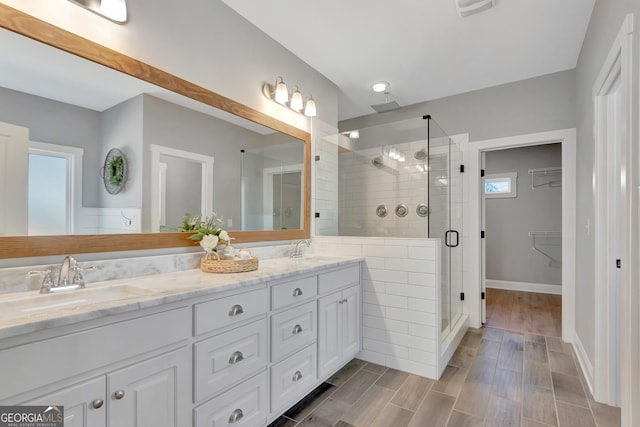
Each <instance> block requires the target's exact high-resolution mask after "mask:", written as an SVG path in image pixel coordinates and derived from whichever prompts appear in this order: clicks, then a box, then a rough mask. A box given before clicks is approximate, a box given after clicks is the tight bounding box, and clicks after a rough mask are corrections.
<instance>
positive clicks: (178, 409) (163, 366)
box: [107, 347, 191, 427]
mask: <svg viewBox="0 0 640 427" xmlns="http://www.w3.org/2000/svg"><path fill="white" fill-rule="evenodd" d="M189 355H190V353H189V350H188V348H186V347H182V348H180V349H178V350H175V351H172V352H170V353H167V354H164V355H162V356H158V357H154V358H152V359H149V360H146V361H144V362H139V363H136V364H134V365H131V366H128V367H126V368H123V369H120V370H118V371H115V372H112V373H110V374H109V375H107V390H108V393H107V411H108V419H109V426H110V427H119V426H141V427H142V426H148V427H181V426H184V425H185V424H187V423H188V420H189V418H188V412H189V410H188V408H189V405H190V403H191V402H190V399H189V394H190V393H189V392H190V388H189V384H190V382H189V381H188V378H189V374H190V372H189V367H190V364H189Z"/></svg>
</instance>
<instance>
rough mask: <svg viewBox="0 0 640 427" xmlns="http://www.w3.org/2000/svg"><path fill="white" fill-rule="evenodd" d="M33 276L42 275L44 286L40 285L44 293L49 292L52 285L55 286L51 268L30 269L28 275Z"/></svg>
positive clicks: (41, 291)
mask: <svg viewBox="0 0 640 427" xmlns="http://www.w3.org/2000/svg"><path fill="white" fill-rule="evenodd" d="M33 276H40V277H42V286H41V287H40V293H42V294H44V293H47V292H49V289H51V287H52V286H53V276H52V275H51V268H45V269H44V270H34V271H29V272H28V273H27V277H33Z"/></svg>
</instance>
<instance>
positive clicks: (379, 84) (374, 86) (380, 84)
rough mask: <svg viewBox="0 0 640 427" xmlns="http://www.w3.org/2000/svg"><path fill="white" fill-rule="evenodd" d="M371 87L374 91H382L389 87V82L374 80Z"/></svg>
mask: <svg viewBox="0 0 640 427" xmlns="http://www.w3.org/2000/svg"><path fill="white" fill-rule="evenodd" d="M371 89H373V91H374V92H384V91H386V90H387V89H389V83H388V82H376V83H374V84H372V85H371Z"/></svg>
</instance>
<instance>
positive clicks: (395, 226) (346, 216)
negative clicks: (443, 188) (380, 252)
mask: <svg viewBox="0 0 640 427" xmlns="http://www.w3.org/2000/svg"><path fill="white" fill-rule="evenodd" d="M394 148H396V149H397V150H399V151H401V152H402V153H403V154H404V156H405V159H406V160H405V161H404V162H398V161H395V160H392V159H390V158H389V157H386V156H383V155H381V153H382V149H381V148H370V149H364V150H358V151H350V152H344V153H341V154H340V161H339V169H338V174H339V189H340V192H339V194H340V195H339V212H340V214H339V218H338V222H339V234H340V235H341V236H385V237H387V236H388V237H427V236H428V219H427V218H423V217H420V216H418V214H417V213H416V208H417V207H418V205H419V204H421V203H425V204H428V200H427V174H426V173H425V172H424V170H425V167H426V163H427V162H426V160H422V161H421V160H417V159H415V158H414V153H415V152H417V151H418V150H421V149H426V141H416V142H411V143H404V144H397V145H394ZM374 158H378V159H380V161H381V162H382V163H383V164H382V165H381V166H374V165H373V164H372V160H373V159H374ZM400 204H405V205H406V206H407V208H408V214H407V216H405V217H402V218H401V217H398V216H397V215H396V214H395V209H396V207H397V206H398V205H400ZM379 205H384V206H385V207H386V208H387V210H388V214H387V216H386V217H384V218H379V217H378V216H377V215H376V207H377V206H379Z"/></svg>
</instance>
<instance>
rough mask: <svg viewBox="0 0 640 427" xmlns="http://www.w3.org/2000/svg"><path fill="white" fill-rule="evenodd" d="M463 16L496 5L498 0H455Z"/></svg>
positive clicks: (459, 12) (459, 13) (457, 8)
mask: <svg viewBox="0 0 640 427" xmlns="http://www.w3.org/2000/svg"><path fill="white" fill-rule="evenodd" d="M454 1H455V3H456V10H457V11H458V15H460V17H461V18H466V17H467V16H471V15H475V14H476V13H480V12H484V11H485V10H488V9H491V8H492V7H493V6H495V5H496V0H454Z"/></svg>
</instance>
